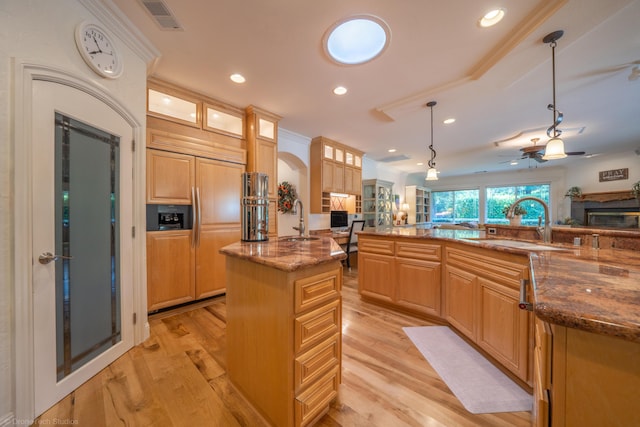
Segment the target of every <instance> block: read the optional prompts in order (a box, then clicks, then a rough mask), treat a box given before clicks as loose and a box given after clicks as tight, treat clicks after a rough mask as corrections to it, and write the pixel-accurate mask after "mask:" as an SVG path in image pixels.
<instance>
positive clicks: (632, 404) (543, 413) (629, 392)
mask: <svg viewBox="0 0 640 427" xmlns="http://www.w3.org/2000/svg"><path fill="white" fill-rule="evenodd" d="M538 331H540V333H538ZM535 338H536V344H535V351H534V354H535V355H537V360H536V362H537V363H536V364H535V366H536V370H535V373H534V378H535V385H534V396H535V399H534V411H533V417H534V424H535V425H536V426H549V425H551V426H553V427H565V426H581V427H599V426H605V425H606V426H637V425H640V412H638V409H637V408H638V401H640V362H638V361H639V360H640V344H639V343H637V342H633V341H627V340H624V339H621V338H617V337H612V336H608V335H602V334H596V333H592V332H587V331H584V330H579V329H574V328H568V327H565V326H559V325H553V324H548V323H546V322H543V321H541V320H539V319H537V320H536V335H535Z"/></svg>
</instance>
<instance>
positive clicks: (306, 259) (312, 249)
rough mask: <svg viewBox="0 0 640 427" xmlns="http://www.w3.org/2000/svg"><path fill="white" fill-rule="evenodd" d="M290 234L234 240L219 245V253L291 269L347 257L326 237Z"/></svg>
mask: <svg viewBox="0 0 640 427" xmlns="http://www.w3.org/2000/svg"><path fill="white" fill-rule="evenodd" d="M291 237H295V236H285V237H280V238H278V239H270V240H267V241H264V242H236V243H232V244H230V245H228V246H225V247H223V248H222V249H220V253H223V254H225V255H228V256H233V257H236V258H242V259H246V260H249V261H253V262H255V263H258V264H264V265H268V266H270V267H273V268H277V269H278V270H284V271H295V270H299V269H301V268H306V267H310V266H313V265H317V264H322V263H324V262H328V261H333V260H342V259H345V258H346V257H347V254H346V253H344V251H343V250H342V248H341V247H340V245H338V244H337V243H336V242H335V241H334V240H333V239H332V238H330V237H318V238H315V239H314V240H305V241H290V240H289V239H290V238H291Z"/></svg>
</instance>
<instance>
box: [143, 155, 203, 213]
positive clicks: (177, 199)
mask: <svg viewBox="0 0 640 427" xmlns="http://www.w3.org/2000/svg"><path fill="white" fill-rule="evenodd" d="M195 170H196V168H195V158H194V157H193V156H188V155H185V154H180V153H171V152H167V151H158V150H147V203H151V204H172V205H190V204H191V203H192V200H191V190H192V188H193V183H194V181H195Z"/></svg>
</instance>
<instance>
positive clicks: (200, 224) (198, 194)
mask: <svg viewBox="0 0 640 427" xmlns="http://www.w3.org/2000/svg"><path fill="white" fill-rule="evenodd" d="M196 200H197V210H198V214H197V218H198V219H197V221H198V231H197V234H196V239H195V241H196V244H195V246H196V247H198V246H200V233H201V232H202V207H201V205H200V187H196Z"/></svg>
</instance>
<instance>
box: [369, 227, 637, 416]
mask: <svg viewBox="0 0 640 427" xmlns="http://www.w3.org/2000/svg"><path fill="white" fill-rule="evenodd" d="M591 231H592V232H593V233H598V232H599V230H595V229H593V230H591ZM602 232H606V231H605V230H602ZM358 257H359V258H358V265H359V272H358V274H359V290H360V294H361V296H362V297H363V298H364V299H367V300H369V301H372V302H377V303H379V304H383V305H386V306H390V307H394V308H396V309H400V310H407V311H410V312H412V313H414V314H418V315H421V316H423V317H425V318H427V319H430V320H435V321H440V322H442V323H448V324H450V325H451V326H452V327H454V328H455V329H456V330H457V331H458V332H459V333H460V334H461V335H463V336H465V338H467V341H469V342H471V343H473V344H474V345H476V347H478V348H479V349H481V350H482V351H483V352H484V353H485V354H486V355H488V356H490V357H491V358H493V360H494V362H496V363H497V364H498V365H499V366H501V367H502V368H504V370H506V371H508V372H510V373H511V374H512V376H515V377H516V378H518V379H519V380H521V381H522V382H524V383H526V384H528V385H530V386H532V387H533V392H534V413H533V421H534V425H536V426H538V425H540V426H547V425H553V426H565V425H581V426H591V425H593V426H599V425H640V415H639V414H638V412H637V411H636V410H635V407H636V405H637V402H638V401H640V312H638V306H640V252H638V251H637V250H628V249H616V248H610V247H609V248H606V249H605V248H603V249H595V248H592V247H591V246H590V245H589V246H585V245H582V246H573V245H569V244H555V243H554V244H550V245H544V244H540V243H539V242H531V241H529V242H525V241H518V240H509V239H504V238H491V237H489V238H487V237H485V236H483V235H482V232H481V231H477V230H444V229H431V230H429V229H426V230H422V229H381V230H377V231H375V230H368V231H364V232H361V233H359V252H358ZM520 303H525V304H524V307H527V303H530V304H531V306H530V307H531V308H532V311H525V310H520V309H519V306H520Z"/></svg>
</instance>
